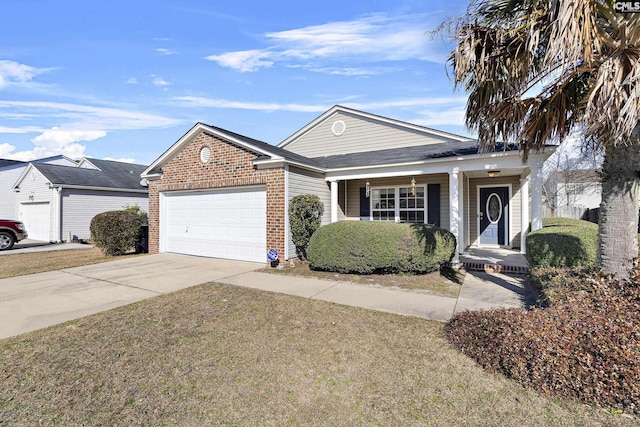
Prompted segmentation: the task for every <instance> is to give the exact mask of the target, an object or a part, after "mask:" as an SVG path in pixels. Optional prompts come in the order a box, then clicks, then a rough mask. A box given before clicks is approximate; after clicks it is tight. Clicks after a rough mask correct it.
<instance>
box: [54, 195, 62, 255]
mask: <svg viewBox="0 0 640 427" xmlns="http://www.w3.org/2000/svg"><path fill="white" fill-rule="evenodd" d="M53 201H54V206H53V235H54V239H53V241H54V242H56V243H60V242H61V241H62V188H61V187H53Z"/></svg>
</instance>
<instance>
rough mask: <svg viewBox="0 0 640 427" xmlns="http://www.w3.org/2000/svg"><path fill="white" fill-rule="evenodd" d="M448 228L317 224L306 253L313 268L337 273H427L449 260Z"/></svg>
mask: <svg viewBox="0 0 640 427" xmlns="http://www.w3.org/2000/svg"><path fill="white" fill-rule="evenodd" d="M455 247H456V240H455V237H454V236H453V234H451V233H450V232H449V231H447V230H444V229H441V228H437V227H430V226H427V225H422V224H396V223H392V222H374V221H341V222H336V223H333V224H329V225H325V226H323V227H320V228H319V229H318V230H317V231H316V232H315V233H314V234H313V236H312V237H311V240H310V242H309V247H308V250H307V256H308V259H309V266H310V267H311V268H312V269H315V270H325V271H335V272H338V273H356V274H373V273H420V274H421V273H429V272H432V271H436V270H438V269H439V268H440V267H441V266H442V265H443V264H445V263H447V262H449V261H451V259H452V258H453V254H454V251H455Z"/></svg>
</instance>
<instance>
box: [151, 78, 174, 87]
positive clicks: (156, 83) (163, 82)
mask: <svg viewBox="0 0 640 427" xmlns="http://www.w3.org/2000/svg"><path fill="white" fill-rule="evenodd" d="M151 77H153V80H151V84H152V85H154V86H157V87H162V88H166V87H167V86H169V85H170V84H171V83H169V82H168V81H166V80H165V79H163V78H162V77H157V76H155V77H154V76H151Z"/></svg>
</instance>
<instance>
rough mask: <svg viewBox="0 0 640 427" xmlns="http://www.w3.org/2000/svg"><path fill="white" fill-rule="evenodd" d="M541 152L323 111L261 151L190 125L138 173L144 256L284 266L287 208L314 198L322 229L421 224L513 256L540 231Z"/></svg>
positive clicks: (291, 252) (461, 243)
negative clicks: (271, 261)
mask: <svg viewBox="0 0 640 427" xmlns="http://www.w3.org/2000/svg"><path fill="white" fill-rule="evenodd" d="M552 152H553V148H552V147H550V148H549V150H546V151H545V152H541V153H531V155H530V156H529V159H528V161H527V162H526V163H523V161H522V157H521V155H520V153H519V152H518V147H517V146H516V145H509V144H506V145H500V146H499V147H498V150H496V151H495V152H492V153H481V152H479V150H478V145H477V142H476V141H475V140H473V139H469V138H466V137H463V136H459V135H454V134H451V133H447V132H442V131H438V130H434V129H430V128H426V127H423V126H418V125H415V124H411V123H407V122H402V121H399V120H395V119H391V118H387V117H382V116H378V115H374V114H370V113H366V112H362V111H358V110H354V109H351V108H346V107H342V106H334V107H333V108H331V109H330V110H328V111H327V112H325V113H324V114H322V115H321V116H319V117H318V118H316V119H315V120H314V121H312V122H311V123H309V124H308V125H306V126H305V127H303V128H302V129H300V130H299V131H297V132H296V133H294V134H293V135H291V136H290V137H289V138H287V139H286V140H284V141H283V142H281V143H280V144H278V145H277V146H273V145H270V144H267V143H265V142H262V141H258V140H255V139H252V138H249V137H246V136H243V135H239V134H237V133H234V132H230V131H227V130H224V129H221V128H218V127H215V126H210V125H206V124H202V123H198V124H196V125H195V126H194V127H193V128H191V130H189V131H188V132H187V133H186V134H185V135H184V136H182V137H181V138H180V139H179V140H178V141H177V142H176V143H175V144H173V145H172V146H171V147H170V148H169V149H168V150H167V151H165V152H164V153H163V154H162V155H161V156H160V157H158V159H156V160H155V161H154V162H153V163H152V164H151V165H150V166H149V167H148V168H147V169H146V170H145V171H144V172H143V174H142V177H143V178H145V179H147V180H148V182H149V249H150V252H151V253H158V252H175V253H183V254H191V255H199V256H210V257H219V258H229V259H237V260H245V261H256V262H265V261H266V253H267V250H268V249H271V248H273V249H276V250H277V251H278V253H279V255H280V257H279V258H280V260H286V259H289V258H294V257H295V256H296V253H295V247H294V246H293V244H292V242H291V238H290V232H289V219H288V209H287V207H288V203H289V201H290V200H291V198H293V197H294V196H296V195H299V194H315V195H317V196H318V197H319V198H320V199H321V200H322V202H323V203H324V206H325V215H324V216H323V218H322V223H323V224H328V223H332V222H336V221H347V220H349V221H396V222H417V223H429V224H434V225H438V226H441V227H444V228H446V229H448V230H450V231H451V232H452V233H453V234H454V235H455V236H456V238H457V241H458V247H457V249H456V259H454V262H455V261H457V259H458V255H459V254H461V253H463V251H464V250H465V248H467V247H468V246H471V245H473V246H481V247H483V246H484V247H506V248H520V250H521V251H524V249H525V246H524V244H523V243H524V240H525V238H526V232H527V230H528V228H529V224H530V222H531V225H532V229H534V230H535V229H537V228H540V227H541V226H542V185H541V184H542V165H543V163H544V161H545V160H546V158H547V157H548V156H549V155H550V154H552Z"/></svg>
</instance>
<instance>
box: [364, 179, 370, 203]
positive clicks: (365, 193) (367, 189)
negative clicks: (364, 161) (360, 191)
mask: <svg viewBox="0 0 640 427" xmlns="http://www.w3.org/2000/svg"><path fill="white" fill-rule="evenodd" d="M370 194H371V184H370V183H369V180H367V182H366V183H365V184H364V195H365V197H366V198H367V199H368V198H369V195H370Z"/></svg>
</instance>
